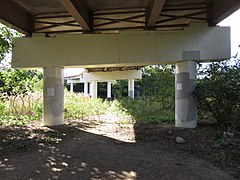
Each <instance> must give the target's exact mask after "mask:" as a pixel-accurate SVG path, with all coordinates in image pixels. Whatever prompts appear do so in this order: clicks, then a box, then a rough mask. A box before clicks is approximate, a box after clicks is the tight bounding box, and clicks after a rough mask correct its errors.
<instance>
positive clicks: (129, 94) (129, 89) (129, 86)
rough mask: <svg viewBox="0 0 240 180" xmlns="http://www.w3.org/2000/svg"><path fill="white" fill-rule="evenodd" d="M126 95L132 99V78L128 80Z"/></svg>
mask: <svg viewBox="0 0 240 180" xmlns="http://www.w3.org/2000/svg"><path fill="white" fill-rule="evenodd" d="M128 96H129V97H131V98H133V99H134V79H129V80H128Z"/></svg>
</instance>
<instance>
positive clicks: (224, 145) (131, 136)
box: [0, 120, 240, 179]
mask: <svg viewBox="0 0 240 180" xmlns="http://www.w3.org/2000/svg"><path fill="white" fill-rule="evenodd" d="M221 133H222V130H221V129H220V128H218V127H216V126H215V125H199V126H198V128H197V129H193V130H189V129H188V130H186V129H177V128H174V127H173V126H172V125H169V124H163V123H162V124H156V123H155V124H149V123H147V124H138V125H131V124H120V123H115V122H113V123H107V122H100V121H80V120H74V121H73V120H71V121H69V122H67V124H66V125H62V126H57V127H51V128H48V127H40V126H39V125H38V124H32V125H30V126H28V127H21V128H20V127H5V128H3V127H1V128H0V179H234V178H235V179H240V159H239V158H240V157H239V156H240V143H239V139H238V138H237V137H236V138H234V139H232V140H229V142H227V141H224V140H222V139H221V136H220V134H221ZM177 136H179V137H183V138H184V140H185V143H183V144H177V143H176V142H175V139H176V137H177Z"/></svg>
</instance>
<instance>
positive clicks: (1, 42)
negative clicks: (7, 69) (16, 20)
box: [0, 24, 21, 62]
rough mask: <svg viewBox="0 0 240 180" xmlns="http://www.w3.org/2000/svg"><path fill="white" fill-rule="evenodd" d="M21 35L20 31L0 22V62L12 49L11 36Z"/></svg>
mask: <svg viewBox="0 0 240 180" xmlns="http://www.w3.org/2000/svg"><path fill="white" fill-rule="evenodd" d="M17 36H21V34H20V33H18V32H16V31H15V30H12V29H10V28H8V27H7V26H5V25H2V24H0V62H1V61H2V60H3V59H4V58H5V56H6V54H7V53H10V52H11V49H12V37H17Z"/></svg>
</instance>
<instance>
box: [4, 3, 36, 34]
mask: <svg viewBox="0 0 240 180" xmlns="http://www.w3.org/2000/svg"><path fill="white" fill-rule="evenodd" d="M0 22H2V23H3V24H5V25H7V26H9V27H11V28H13V29H16V30H17V31H19V32H21V33H23V34H25V35H30V34H31V30H32V28H31V27H32V25H31V16H30V14H28V13H27V11H25V10H24V9H23V8H20V7H19V6H18V5H16V4H15V3H11V1H6V0H0Z"/></svg>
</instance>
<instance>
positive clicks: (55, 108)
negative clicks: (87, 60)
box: [42, 67, 64, 126]
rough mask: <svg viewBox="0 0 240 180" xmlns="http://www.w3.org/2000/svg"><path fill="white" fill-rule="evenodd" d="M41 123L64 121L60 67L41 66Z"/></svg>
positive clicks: (60, 122)
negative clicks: (42, 77)
mask: <svg viewBox="0 0 240 180" xmlns="http://www.w3.org/2000/svg"><path fill="white" fill-rule="evenodd" d="M43 75H44V83H43V106H44V108H43V109H44V110H43V113H44V115H43V122H42V123H43V125H45V126H54V125H60V124H63V123H64V114H63V108H64V76H63V68H62V67H44V68H43Z"/></svg>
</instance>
